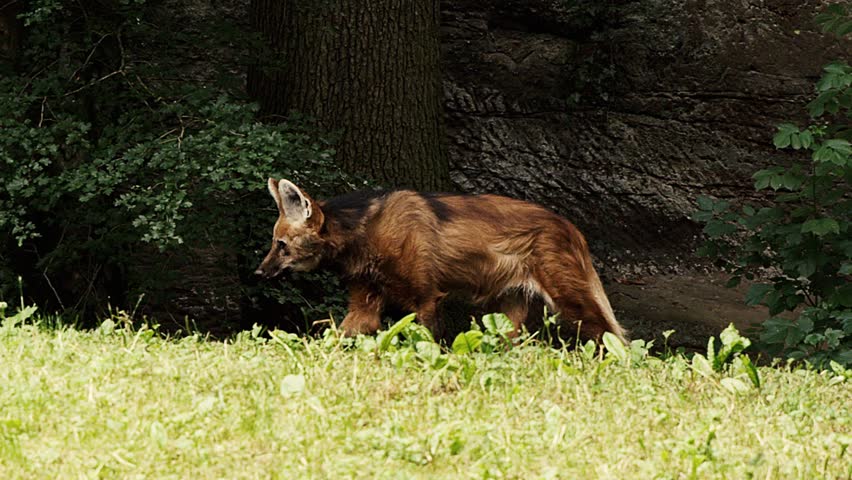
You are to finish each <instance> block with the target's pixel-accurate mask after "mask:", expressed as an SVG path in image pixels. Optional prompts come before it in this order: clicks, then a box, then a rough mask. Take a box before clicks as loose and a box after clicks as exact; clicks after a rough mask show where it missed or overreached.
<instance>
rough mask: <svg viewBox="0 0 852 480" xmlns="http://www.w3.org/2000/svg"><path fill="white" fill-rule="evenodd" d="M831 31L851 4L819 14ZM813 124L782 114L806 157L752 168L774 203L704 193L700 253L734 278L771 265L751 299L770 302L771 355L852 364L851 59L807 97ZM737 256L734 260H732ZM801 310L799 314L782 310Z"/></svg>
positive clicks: (845, 29)
mask: <svg viewBox="0 0 852 480" xmlns="http://www.w3.org/2000/svg"><path fill="white" fill-rule="evenodd" d="M817 20H818V22H819V23H820V24H821V25H822V27H823V29H824V30H825V31H827V32H834V33H836V34H838V35H848V34H849V33H850V32H852V11H849V10H848V9H847V7H845V6H842V5H840V4H834V5H832V6H830V7H829V8H828V10H827V11H826V12H825V13H823V14H821V15H820V16H818V18H817ZM808 112H809V113H810V116H811V118H812V122H811V124H810V125H808V126H806V127H804V128H800V127H798V126H796V125H793V124H790V123H786V124H783V125H780V126H779V127H778V133H777V134H776V135H775V137H774V143H775V146H776V147H777V148H790V149H793V150H797V151H810V161H801V162H794V163H792V164H790V165H779V166H773V167H770V168H767V169H764V170H760V171H758V172H757V173H755V174H754V180H755V188H756V189H757V190H761V191H768V192H770V193H771V194H772V197H771V198H772V199H773V200H774V201H773V203H772V204H771V205H770V206H753V205H745V206H743V207H742V209H741V210H739V211H737V210H735V209H733V208H732V206H731V205H730V204H729V203H728V202H725V201H714V200H712V199H710V198H706V197H704V198H700V199H699V200H698V206H699V211H698V212H697V213H696V215H695V218H696V219H697V220H699V221H702V222H705V223H706V225H705V227H704V232H705V234H707V236H708V237H709V241H708V242H707V243H706V244H705V245H704V246H703V247H702V250H701V253H703V254H705V255H708V256H713V257H717V258H718V259H720V262H721V263H722V264H723V265H725V266H726V267H728V268H730V270H731V271H732V272H733V277H732V278H731V281H730V282H729V284H730V285H732V286H733V285H736V284H737V283H739V281H740V279H741V278H742V277H745V278H747V279H749V280H753V279H755V278H758V274H759V273H762V274H763V275H766V274H767V273H768V276H769V282H770V283H755V284H754V285H752V286H751V288H750V289H749V291H748V294H747V296H746V302H747V303H748V304H749V305H758V304H762V305H766V306H767V307H769V313H770V315H772V318H770V319H768V320H767V321H766V322H765V323H764V324H763V326H762V329H763V330H762V333H761V335H760V344H761V346H762V347H763V348H765V349H766V350H767V351H768V352H770V353H771V354H773V355H784V356H786V357H788V358H793V359H806V360H808V361H810V362H813V363H815V364H818V365H825V364H827V363H828V361H830V360H834V361H837V362H839V363H841V364H843V365H849V364H852V197H850V193H852V191H850V185H852V143H850V141H852V123H850V119H852V66H850V65H849V63H848V62H847V61H846V60H843V61H837V62H834V63H831V64H829V65H826V66H825V67H824V71H823V74H822V77H821V78H820V80H819V81H818V82H817V83H816V98H814V99H813V100H812V101H811V102H810V103H809V104H808ZM731 259H732V260H731ZM800 307H801V309H800V310H798V315H797V318H796V319H795V320H792V319H789V318H785V317H779V316H777V315H778V314H780V313H782V312H784V311H794V310H797V309H799V308H800Z"/></svg>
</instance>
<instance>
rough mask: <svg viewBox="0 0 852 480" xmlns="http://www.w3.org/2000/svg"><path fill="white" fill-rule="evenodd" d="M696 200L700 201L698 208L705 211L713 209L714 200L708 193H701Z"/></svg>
mask: <svg viewBox="0 0 852 480" xmlns="http://www.w3.org/2000/svg"><path fill="white" fill-rule="evenodd" d="M696 201H697V202H698V208H699V209H701V210H705V211H712V210H713V202H714V200H713V199H712V198H710V197H708V196H706V195H700V196H699V197H698V198H697V199H696Z"/></svg>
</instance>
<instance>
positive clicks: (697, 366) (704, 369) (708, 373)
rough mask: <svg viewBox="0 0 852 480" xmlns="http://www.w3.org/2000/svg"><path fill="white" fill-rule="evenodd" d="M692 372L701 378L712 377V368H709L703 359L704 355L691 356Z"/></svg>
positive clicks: (708, 363) (708, 364)
mask: <svg viewBox="0 0 852 480" xmlns="http://www.w3.org/2000/svg"><path fill="white" fill-rule="evenodd" d="M692 370H693V371H695V372H696V373H698V374H699V375H701V376H702V377H708V378H709V377H712V376H713V367H711V366H710V362H708V361H707V359H706V358H704V355H701V354H700V353H696V354H695V355H693V356H692Z"/></svg>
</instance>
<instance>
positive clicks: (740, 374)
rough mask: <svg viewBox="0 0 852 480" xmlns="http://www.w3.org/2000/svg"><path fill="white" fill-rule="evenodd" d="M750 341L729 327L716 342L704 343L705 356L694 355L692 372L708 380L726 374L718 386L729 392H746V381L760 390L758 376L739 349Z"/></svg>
mask: <svg viewBox="0 0 852 480" xmlns="http://www.w3.org/2000/svg"><path fill="white" fill-rule="evenodd" d="M750 345H751V341H750V340H749V339H748V338H746V337H743V336H742V335H740V333H739V332H738V331H737V329H736V328H735V327H734V325H733V324H731V325H729V326H728V328H726V329H725V330H723V331H722V333H721V334H720V335H719V339H718V340H717V339H715V338H713V337H711V338H710V339H709V340H708V341H707V354H706V356H705V355H702V354H700V353H696V354H695V355H694V356H693V357H692V364H691V366H692V370H693V371H695V372H696V373H698V374H699V375H701V376H704V377H707V378H712V377H714V376H715V375H716V374H717V373H722V372H728V373H729V374H730V376H729V377H726V378H722V379H721V380H720V384H721V385H722V387H724V388H725V389H726V390H728V391H730V392H731V393H743V392H746V391H747V390H748V386H747V382H746V380H748V381H749V382H751V384H752V385H754V387H755V388H760V374H759V373H758V371H757V367H756V366H755V365H754V364H753V363H752V362H751V359H750V358H749V357H748V356H747V355H743V354H742V352H743V350H745V349H747V348H748V347H749V346H750Z"/></svg>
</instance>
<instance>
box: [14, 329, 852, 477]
mask: <svg viewBox="0 0 852 480" xmlns="http://www.w3.org/2000/svg"><path fill="white" fill-rule="evenodd" d="M20 323H21V322H19V321H16V322H11V321H7V322H5V324H4V326H3V327H0V364H2V368H0V478H56V477H62V478H72V477H73V478H97V477H104V478H114V477H119V478H127V477H134V478H135V477H147V478H283V479H293V478H518V479H534V478H672V479H679V478H751V477H754V478H761V479H765V478H778V479H791V478H803V479H815V478H849V477H850V475H852V467H850V465H852V461H850V453H849V452H848V451H847V449H848V446H849V444H850V440H852V439H850V426H852V420H850V418H852V415H850V405H852V390H851V389H850V382H849V377H850V371H849V370H845V369H843V368H842V367H839V366H838V368H836V369H835V370H827V371H823V372H818V371H814V370H808V369H792V368H789V367H783V368H770V367H758V368H756V369H753V371H752V368H753V367H751V363H748V366H745V365H744V364H743V362H742V361H741V360H737V359H739V358H744V357H742V356H739V353H738V352H734V353H733V355H734V357H735V359H734V362H733V363H731V362H730V361H729V360H730V359H722V363H719V364H718V365H717V362H716V361H717V360H719V358H718V357H719V354H718V353H716V352H719V351H721V350H720V349H719V348H717V349H716V350H715V352H709V353H708V355H707V356H706V357H705V356H702V357H700V359H698V360H697V361H695V360H690V359H687V358H685V357H684V356H682V355H671V356H669V357H667V358H665V359H660V358H656V357H653V356H649V355H648V353H647V348H645V347H647V346H646V345H644V344H637V343H634V344H633V345H630V346H625V347H622V348H621V349H619V347H615V346H613V347H612V349H613V351H612V352H611V353H608V354H604V353H603V352H602V350H601V349H599V348H596V347H594V346H591V347H589V348H585V347H581V348H578V349H574V350H567V349H554V348H550V347H545V346H542V345H538V344H536V343H535V342H534V341H527V343H526V344H524V345H521V346H514V347H512V348H506V347H505V345H503V346H500V340H501V337H500V332H499V325H496V326H495V328H497V329H498V330H496V331H492V330H486V331H484V332H482V336H481V337H480V340H481V342H480V344H479V348H478V349H477V348H474V349H471V348H469V345H467V346H466V348H467V350H466V351H467V352H468V353H447V352H445V351H442V350H440V349H437V348H436V347H429V346H427V345H429V344H430V341H429V338H428V337H427V336H426V334H425V333H424V332H423V330H422V328H421V327H419V326H418V325H417V324H407V325H406V326H405V327H404V328H401V329H398V333H399V335H398V336H394V337H392V338H390V339H388V337H387V336H382V335H380V336H379V337H378V338H376V339H372V338H362V339H360V340H357V341H347V340H342V339H340V338H338V337H337V336H336V335H335V333H334V332H331V333H330V334H329V335H327V336H326V337H324V338H321V339H313V340H305V339H301V338H297V337H294V336H292V335H288V334H284V333H281V332H272V333H271V334H270V335H261V334H260V331H259V330H258V329H256V330H255V331H254V332H245V333H243V334H240V335H238V336H236V337H235V338H234V339H232V340H230V341H227V342H218V341H207V340H204V339H203V338H200V337H198V336H190V337H186V338H181V339H169V338H163V337H162V336H160V335H158V334H156V332H154V331H152V330H150V329H147V328H142V329H138V330H134V329H130V328H119V327H116V325H115V324H114V323H113V322H112V321H108V322H106V323H105V324H104V326H102V327H101V328H100V329H98V330H94V331H81V330H76V329H69V328H50V329H48V328H42V327H40V326H38V325H35V326H34V325H32V324H29V323H27V324H20ZM36 323H38V322H36ZM497 323H499V322H497ZM730 335H731V334H730V332H729V337H730ZM495 339H496V340H495ZM723 341H724V339H723ZM489 342H491V343H489ZM492 344H493V345H497V346H498V348H490V347H488V345H492ZM729 344H730V342H729V343H726V344H725V345H726V346H728V345H729ZM431 345H434V343H431ZM720 346H721V345H720ZM486 347H488V348H486ZM722 348H724V347H722ZM470 350H473V351H472V352H471V351H470ZM484 350H489V351H491V353H485V351H484ZM734 350H737V348H728V351H729V353H731V352H732V351H734ZM701 359H703V361H702V360H701ZM752 375H754V376H756V377H757V378H758V379H759V382H755V381H753V377H752ZM757 385H759V386H757Z"/></svg>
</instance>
